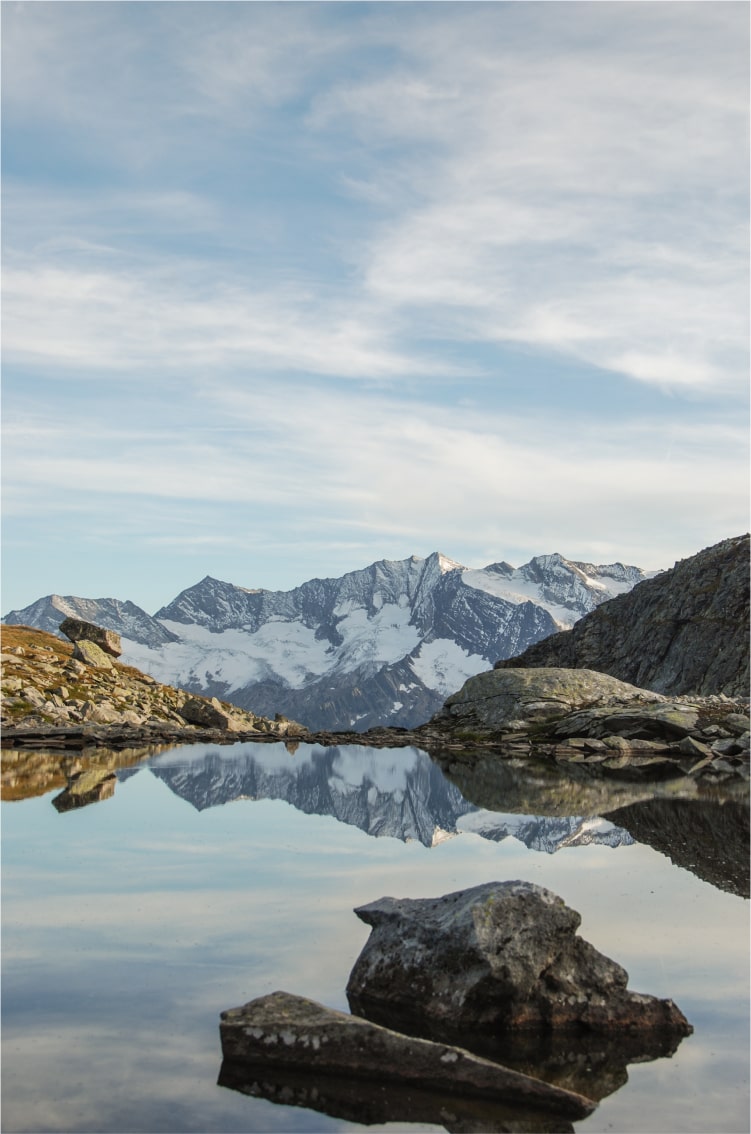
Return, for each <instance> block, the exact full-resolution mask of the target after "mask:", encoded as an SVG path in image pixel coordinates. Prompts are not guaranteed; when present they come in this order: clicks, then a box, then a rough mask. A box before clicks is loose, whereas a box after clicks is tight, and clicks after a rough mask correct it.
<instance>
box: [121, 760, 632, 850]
mask: <svg viewBox="0 0 751 1134" xmlns="http://www.w3.org/2000/svg"><path fill="white" fill-rule="evenodd" d="M149 767H150V769H151V771H152V773H153V774H154V775H155V776H157V778H158V779H160V780H162V781H163V782H164V783H165V784H166V785H167V786H168V787H169V788H170V790H171V791H173V792H174V793H175V794H176V795H179V796H180V798H181V799H185V800H187V801H188V802H189V803H191V804H192V805H193V806H194V807H195V808H196V809H197V810H199V811H203V810H204V809H205V808H207V807H216V806H220V805H221V804H224V803H230V802H232V801H233V800H237V799H249V800H257V799H282V800H285V801H286V802H287V803H290V804H291V805H292V806H293V807H295V808H297V810H298V811H302V812H304V813H305V814H306V815H331V816H333V817H334V818H335V819H338V820H339V821H340V822H342V823H347V824H349V825H351V826H354V827H359V829H360V830H361V831H365V832H366V833H367V834H369V835H373V836H376V837H381V836H389V837H390V838H394V839H401V840H402V841H403V842H406V841H408V840H412V839H414V840H417V841H419V842H421V843H422V844H423V846H426V847H431V846H437V845H438V844H439V843H441V842H444V841H445V840H446V839H447V838H451V837H452V836H454V835H459V834H462V833H463V832H466V833H472V834H476V835H480V836H481V837H482V838H485V839H491V840H493V841H494V842H501V841H502V840H503V839H507V838H510V837H512V838H515V839H518V840H519V842H521V843H524V844H525V846H527V847H529V848H530V849H531V850H536V851H540V852H542V853H544V854H554V853H555V852H556V851H557V850H561V849H563V848H564V847H573V846H584V845H586V844H588V843H593V842H595V843H601V844H603V845H606V846H611V847H618V846H626V845H629V844H630V843H632V842H633V841H634V840H633V838H632V837H631V835H629V834H628V832H627V831H624V830H622V829H621V828H619V827H615V826H614V825H613V824H612V823H610V822H608V821H607V820H606V819H600V818H596V817H591V818H587V817H583V816H576V815H572V816H566V817H563V818H562V817H548V816H537V815H516V814H509V815H506V814H500V813H497V812H493V811H483V810H479V809H478V808H477V807H475V806H474V804H472V803H468V802H467V800H466V799H465V798H464V797H463V795H462V794H461V792H460V791H459V789H458V788H457V787H455V786H454V785H453V784H452V783H450V781H448V780H447V779H445V778H444V776H443V774H442V772H441V771H440V769H439V768H438V765H437V764H435V763H434V762H433V761H432V760H431V759H430V757H429V756H428V755H427V754H426V753H425V752H421V751H420V750H419V749H417V748H403V749H375V748H367V747H364V746H360V745H357V746H355V745H342V746H341V747H339V748H322V747H320V746H318V745H305V744H303V745H300V746H299V748H297V747H296V750H295V751H289V748H288V747H287V746H286V745H284V744H283V743H279V744H269V745H256V744H246V745H238V746H237V748H236V749H235V748H233V749H229V750H227V749H217V748H215V747H212V746H211V745H191V746H190V748H180V749H173V750H172V751H170V752H165V753H162V754H160V755H158V756H153V757H152V758H151V759H150V761H149ZM119 774H120V773H119V772H118V775H119Z"/></svg>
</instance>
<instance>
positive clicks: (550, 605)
mask: <svg viewBox="0 0 751 1134" xmlns="http://www.w3.org/2000/svg"><path fill="white" fill-rule="evenodd" d="M649 577H650V573H648V572H645V571H642V570H641V569H640V568H639V567H625V566H624V565H623V564H622V563H609V564H607V565H605V566H600V567H596V566H595V565H594V564H593V563H577V562H575V561H574V560H571V559H564V558H563V556H562V555H559V554H557V553H555V554H553V555H539V556H536V557H535V558H534V559H531V560H530V561H529V563H525V565H524V566H523V567H518V568H514V567H511V565H510V564H508V563H491V564H490V566H489V567H485V568H483V570H481V571H465V572H464V574H463V582H464V583H465V584H466V585H467V586H470V587H477V588H479V589H480V590H484V591H487V593H488V594H492V595H494V596H495V597H497V598H501V599H503V600H504V601H505V602H510V603H520V602H525V601H526V602H533V603H535V604H536V605H538V606H542V607H544V609H545V610H547V611H548V612H549V613H550V614H551V615H552V616H553V618H554V619H555V620H556V622H557V623H558V629H559V630H568V629H569V628H570V627H571V626H573V624H574V622H576V621H577V619H579V618H581V617H582V615H584V614H589V612H590V610H594V609H595V607H596V606H599V605H600V603H602V602H606V601H607V600H608V599H611V598H615V596H616V595H621V594H624V593H625V592H626V591H630V590H631V588H632V587H634V586H635V585H636V584H637V583H640V582H642V580H644V579H646V578H649Z"/></svg>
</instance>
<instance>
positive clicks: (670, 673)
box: [496, 535, 749, 697]
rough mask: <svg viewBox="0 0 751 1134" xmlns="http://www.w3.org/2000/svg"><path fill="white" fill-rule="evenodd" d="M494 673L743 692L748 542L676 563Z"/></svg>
mask: <svg viewBox="0 0 751 1134" xmlns="http://www.w3.org/2000/svg"><path fill="white" fill-rule="evenodd" d="M496 665H497V666H498V668H499V669H503V668H507V667H510V668H514V669H518V668H520V667H525V668H527V667H538V666H542V667H546V666H563V667H567V668H573V669H594V670H600V671H601V672H603V673H608V674H610V675H612V676H613V677H617V678H620V680H622V681H627V682H631V683H633V684H634V685H638V686H642V687H644V688H646V689H652V690H655V691H656V692H659V693H666V694H673V695H675V694H682V693H691V694H700V695H707V694H712V693H725V694H727V695H728V696H731V697H735V696H741V697H747V696H748V692H749V537H748V536H747V535H745V536H739V537H737V538H735V539H727V540H724V541H723V542H722V543H718V544H716V545H715V546H714V547H709V548H706V549H705V550H704V551H701V552H699V553H698V555H694V556H692V557H691V558H689V559H683V560H681V561H679V562H678V563H676V565H675V566H674V567H673V568H672V570H670V571H665V572H663V573H662V574H660V575H658V576H656V578H654V579H647V580H645V581H644V582H641V583H639V584H638V585H637V586H635V587H634V589H633V590H632V591H630V592H629V593H628V594H624V595H619V596H618V597H617V598H613V599H610V600H609V601H608V602H605V603H603V604H602V605H601V606H599V607H597V609H596V610H593V611H592V612H591V613H589V614H587V615H585V616H584V618H582V619H581V620H580V621H579V622H577V623H576V625H575V626H574V627H573V628H572V629H571V630H564V631H562V632H561V633H558V634H553V635H552V636H551V637H549V638H546V639H544V640H543V641H541V642H537V643H536V644H535V645H532V646H530V647H529V648H528V649H527V650H525V651H524V653H522V654H518V655H517V656H516V657H513V658H510V659H508V660H502V661H499V662H496Z"/></svg>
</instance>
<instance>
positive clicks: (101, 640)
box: [60, 618, 123, 658]
mask: <svg viewBox="0 0 751 1134" xmlns="http://www.w3.org/2000/svg"><path fill="white" fill-rule="evenodd" d="M60 631H61V632H62V633H63V634H64V635H65V637H66V638H68V639H70V641H71V642H93V643H94V645H95V646H98V647H99V649H100V650H104V652H105V654H110V656H111V657H113V658H119V657H120V654H121V653H122V652H123V651H122V646H121V645H120V635H119V634H117V633H116V632H115V631H114V630H105V629H104V627H102V626H96V625H95V624H94V623H93V622H83V621H82V620H81V619H80V618H66V619H65V621H64V622H61V623H60Z"/></svg>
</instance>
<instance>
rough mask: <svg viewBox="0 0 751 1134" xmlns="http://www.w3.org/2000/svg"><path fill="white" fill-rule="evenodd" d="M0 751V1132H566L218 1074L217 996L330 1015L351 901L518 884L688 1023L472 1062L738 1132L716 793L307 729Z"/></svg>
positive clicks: (732, 897) (654, 1114) (737, 910)
mask: <svg viewBox="0 0 751 1134" xmlns="http://www.w3.org/2000/svg"><path fill="white" fill-rule="evenodd" d="M3 757H4V758H3V767H2V788H3V800H4V803H3V858H4V862H3V978H4V986H3V1129H4V1130H6V1131H7V1132H8V1134H11V1132H16V1134H22V1132H26V1134H29V1132H31V1131H34V1130H36V1131H38V1130H46V1131H48V1132H50V1134H51V1132H55V1134H71V1132H72V1131H74V1130H75V1131H82V1130H96V1131H99V1132H105V1134H122V1131H124V1130H130V1131H134V1132H139V1131H140V1132H141V1134H147V1132H149V1131H154V1130H157V1129H159V1130H164V1131H171V1132H173V1134H184V1132H187V1131H189V1130H199V1129H200V1130H203V1131H212V1132H215V1134H217V1132H220V1131H221V1132H222V1134H231V1132H235V1134H248V1132H249V1131H255V1132H256V1134H261V1132H268V1131H269V1130H278V1131H280V1132H281V1131H287V1132H288V1134H291V1132H302V1134H309V1132H312V1131H318V1132H340V1131H345V1130H352V1129H354V1128H355V1126H357V1128H360V1127H361V1124H362V1123H387V1124H389V1126H388V1128H389V1129H390V1130H402V1129H404V1127H405V1124H406V1123H409V1122H411V1123H420V1124H421V1125H422V1127H423V1128H424V1129H431V1130H437V1129H443V1130H451V1131H456V1132H457V1134H459V1132H460V1131H478V1132H480V1131H488V1132H490V1131H496V1132H498V1134H500V1132H502V1131H509V1132H510V1131H519V1132H520V1134H521V1132H523V1131H524V1132H527V1131H529V1132H531V1131H542V1130H550V1131H554V1130H570V1129H571V1125H570V1124H566V1122H565V1121H564V1122H563V1123H559V1122H558V1121H557V1120H555V1119H546V1120H545V1121H546V1122H547V1125H543V1124H542V1123H541V1120H540V1119H538V1118H537V1117H536V1116H530V1115H528V1114H524V1113H521V1112H514V1113H506V1112H504V1111H503V1110H502V1109H498V1108H496V1107H492V1106H488V1107H487V1108H485V1106H484V1104H473V1103H466V1104H465V1102H464V1101H460V1100H457V1099H456V1097H452V1098H451V1099H450V1100H446V1099H445V1098H444V1096H442V1095H440V1094H436V1093H427V1094H425V1093H418V1092H409V1091H407V1092H404V1091H400V1090H397V1091H392V1090H391V1089H390V1088H389V1087H388V1086H387V1085H386V1084H377V1085H375V1086H374V1087H373V1089H372V1090H371V1089H370V1087H369V1088H367V1090H366V1089H365V1088H363V1087H362V1085H361V1084H358V1085H357V1087H356V1089H354V1090H353V1089H352V1087H351V1086H350V1085H349V1084H347V1083H344V1084H342V1083H337V1082H336V1081H334V1080H333V1079H332V1080H331V1081H327V1082H326V1083H325V1084H323V1083H321V1082H313V1083H311V1082H310V1081H305V1079H304V1076H298V1077H297V1078H296V1079H294V1080H292V1079H289V1078H288V1077H286V1076H280V1075H278V1074H277V1073H276V1072H275V1073H274V1074H273V1075H271V1074H270V1073H269V1072H268V1071H266V1072H264V1073H263V1074H262V1075H256V1074H254V1073H252V1071H251V1069H250V1068H247V1067H246V1068H244V1069H242V1070H238V1069H237V1068H234V1069H233V1068H231V1067H227V1066H226V1065H225V1066H223V1067H222V1071H221V1078H220V1085H217V1083H216V1077H217V1070H218V1068H219V1064H220V1062H221V1054H220V1045H219V1042H218V1036H217V1023H218V1016H219V1012H220V1010H221V1009H222V1008H225V1007H227V1005H229V1004H237V1003H241V1002H244V1001H245V1000H249V999H252V998H253V997H255V996H258V995H261V994H263V993H264V992H269V991H272V990H273V989H275V988H286V989H289V990H290V991H294V992H299V993H300V994H302V995H306V996H310V997H311V998H312V999H315V1000H319V1001H320V1002H321V1003H324V1004H327V1005H330V1006H331V1007H334V1008H338V1009H339V1010H345V1011H346V996H345V992H344V989H345V983H346V979H347V975H348V973H349V971H350V970H351V968H352V965H353V964H354V962H355V960H356V958H357V955H358V953H359V951H360V950H361V948H362V945H363V943H364V936H363V935H364V932H365V930H364V927H363V926H362V923H361V922H359V921H358V919H357V918H355V917H354V915H353V914H352V912H351V911H352V909H353V908H354V907H355V906H358V905H361V904H363V903H364V902H368V901H372V900H374V899H376V898H378V897H380V896H382V895H383V894H394V895H403V896H410V897H428V896H431V895H435V896H437V895H439V894H445V893H449V892H451V891H452V890H458V889H463V888H465V887H468V886H474V885H477V884H478V883H479V882H484V881H491V880H510V879H514V878H526V879H528V880H530V881H534V882H536V883H539V884H540V885H543V886H546V887H548V888H549V889H551V890H552V891H553V892H555V893H557V894H559V895H560V896H561V897H562V898H563V899H564V900H565V901H566V902H567V903H568V904H570V905H571V906H572V907H573V908H575V909H577V910H578V911H579V912H580V913H581V915H582V927H581V935H582V936H583V937H584V938H585V939H586V940H588V941H591V942H592V944H593V945H594V946H595V947H596V948H598V949H600V950H601V951H602V952H603V953H605V954H606V955H607V956H610V957H612V958H613V959H614V960H616V961H618V963H620V964H623V965H624V967H625V968H626V969H627V970H628V972H629V974H630V978H631V979H630V981H629V984H630V986H631V987H633V988H635V989H637V990H639V991H644V992H647V993H650V994H653V995H659V996H669V997H672V998H673V999H674V1000H675V1001H676V1003H677V1004H678V1005H679V1007H680V1008H681V1009H682V1010H683V1011H684V1012H685V1013H686V1016H687V1017H688V1019H689V1020H690V1022H691V1023H692V1024H693V1025H694V1034H693V1035H692V1036H690V1037H688V1038H687V1039H686V1040H684V1041H683V1042H682V1043H681V1044H680V1046H679V1047H678V1050H677V1051H675V1052H673V1051H672V1046H671V1045H670V1044H667V1045H665V1046H661V1045H660V1044H659V1043H658V1044H657V1045H656V1046H654V1047H652V1048H649V1049H646V1048H644V1049H641V1050H636V1049H634V1048H633V1047H631V1046H628V1045H626V1044H625V1043H624V1041H623V1039H622V1038H621V1037H619V1039H618V1041H617V1042H616V1043H614V1044H607V1043H603V1042H602V1040H601V1039H600V1038H598V1039H596V1040H595V1039H593V1038H592V1037H590V1038H589V1040H587V1038H586V1037H579V1039H578V1041H577V1042H574V1040H573V1038H572V1037H567V1038H566V1039H565V1040H563V1041H561V1042H560V1043H558V1042H557V1043H555V1044H554V1043H552V1041H551V1042H550V1043H548V1044H547V1045H546V1044H544V1043H543V1044H542V1045H541V1044H539V1043H537V1044H536V1045H532V1047H529V1045H521V1044H520V1043H519V1042H517V1043H515V1044H514V1045H513V1048H512V1049H510V1050H507V1051H504V1050H503V1047H502V1044H499V1045H498V1046H497V1048H495V1049H493V1050H491V1049H487V1050H486V1051H485V1052H482V1051H481V1052H480V1054H483V1053H484V1054H486V1055H489V1056H491V1057H495V1058H498V1059H501V1060H502V1062H505V1063H508V1064H511V1065H512V1066H514V1067H515V1068H516V1069H518V1070H520V1071H522V1072H526V1073H532V1074H536V1075H538V1076H539V1077H541V1078H545V1079H548V1080H550V1081H552V1082H556V1083H558V1084H560V1085H562V1086H569V1087H573V1088H574V1089H578V1090H579V1091H581V1093H583V1094H586V1095H588V1096H590V1097H596V1098H600V1099H601V1100H602V1101H601V1103H600V1106H599V1108H598V1110H597V1111H596V1112H595V1113H594V1114H593V1115H592V1116H591V1117H590V1118H588V1119H587V1120H586V1121H585V1123H584V1124H583V1125H581V1129H582V1131H584V1130H585V1129H586V1130H588V1131H591V1132H592V1134H607V1131H608V1130H610V1131H612V1130H619V1131H622V1132H623V1134H644V1132H645V1131H660V1132H662V1134H666V1132H674V1131H676V1130H681V1131H687V1132H693V1134H698V1132H701V1131H706V1130H709V1129H722V1130H723V1131H725V1132H728V1134H729V1132H731V1131H736V1132H740V1131H743V1130H747V1128H748V1127H747V1122H748V1109H747V1097H746V1091H745V1087H744V1075H745V1072H746V1070H747V1050H746V1043H747V1038H748V1029H747V1023H748V1020H747V1003H748V1001H747V993H746V984H747V959H748V953H747V948H748V944H747V943H748V937H747V930H748V925H747V911H746V909H745V908H744V907H745V905H746V904H745V903H743V902H742V901H741V899H740V898H739V897H738V896H736V895H738V894H741V893H743V892H747V870H746V866H747V862H748V845H747V837H748V836H747V832H748V818H747V813H746V806H747V804H746V799H747V788H746V787H745V785H743V784H742V783H740V782H738V781H734V782H733V783H729V784H722V785H720V784H715V785H714V786H711V787H710V786H709V785H706V784H702V783H701V781H699V782H697V781H696V780H694V779H692V778H691V777H690V776H685V775H682V774H679V775H676V776H675V777H673V778H670V779H665V778H663V779H662V780H660V781H659V782H656V781H655V782H652V781H650V780H649V779H648V774H647V775H645V776H644V778H641V779H636V778H635V777H633V776H632V777H631V778H630V779H629V780H625V779H624V778H619V777H618V775H615V774H611V775H610V776H609V777H608V778H607V779H605V778H604V777H603V776H597V775H596V774H594V770H593V768H591V767H589V768H587V767H582V766H578V765H577V766H575V767H572V766H570V765H566V766H565V767H556V765H555V764H554V763H553V762H552V761H548V762H544V763H535V762H530V761H526V760H525V761H523V762H518V761H510V760H506V759H502V758H501V757H499V755H498V754H496V755H495V756H492V757H491V756H488V754H487V753H486V754H477V753H464V754H462V753H457V752H452V753H450V754H449V755H448V758H447V759H446V760H444V759H443V758H441V760H440V762H439V760H438V759H431V758H430V757H429V756H428V755H426V754H425V753H424V752H422V751H419V750H417V749H414V748H410V749H404V750H394V749H388V750H385V749H383V750H374V749H370V748H366V747H360V746H353V747H344V746H342V747H340V748H338V749H334V748H329V749H326V748H323V747H321V746H311V745H303V744H301V745H299V747H297V748H296V749H294V747H293V746H291V745H290V746H289V747H287V746H285V745H284V744H268V745H253V744H237V745H232V746H226V747H225V746H221V747H219V746H216V745H205V744H204V745H194V746H183V747H180V748H172V749H162V750H161V751H155V750H154V749H151V750H146V749H139V750H135V749H134V750H132V751H131V752H119V753H112V752H107V751H106V750H103V749H97V750H96V751H92V750H87V751H86V752H81V753H71V752H66V753H61V752H41V751H28V752H23V751H8V752H6V753H4V754H3ZM6 757H7V758H6ZM113 787H114V794H113V792H112V789H113ZM231 800H236V801H237V803H236V804H235V806H233V807H222V806H220V805H221V804H223V803H227V802H229V801H231ZM254 801H256V802H254ZM281 801H286V802H287V803H288V804H289V805H290V806H285V804H284V803H283V802H281ZM318 816H322V817H323V818H321V819H319V818H318ZM326 817H327V818H326ZM368 836H376V837H368ZM380 836H389V837H387V838H383V837H380ZM650 844H651V845H650ZM652 848H654V849H652ZM553 852H556V853H553ZM558 852H560V853H558ZM656 852H659V853H656ZM677 866H680V867H681V869H677ZM699 879H706V881H707V882H710V883H711V885H705V884H704V882H702V881H699ZM477 1042H480V1041H479V1040H475V1039H473V1038H472V1037H469V1038H468V1039H467V1040H466V1042H465V1044H464V1046H470V1045H472V1046H474V1047H475V1048H476V1044H477ZM482 1042H485V1041H482ZM635 1064H639V1066H638V1069H636V1070H634V1065H635ZM29 1067H33V1068H34V1074H33V1075H30V1074H29ZM134 1083H135V1084H137V1090H134V1089H133V1084H134ZM227 1087H229V1088H232V1089H230V1090H227V1089H225V1088H227ZM238 1092H240V1093H238ZM574 1126H575V1128H576V1129H577V1130H578V1129H579V1128H580V1124H579V1123H578V1122H577V1123H575V1124H574Z"/></svg>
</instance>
